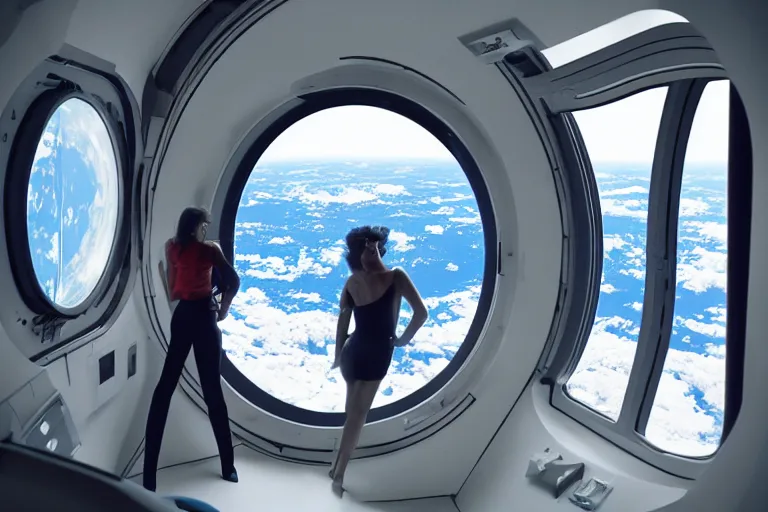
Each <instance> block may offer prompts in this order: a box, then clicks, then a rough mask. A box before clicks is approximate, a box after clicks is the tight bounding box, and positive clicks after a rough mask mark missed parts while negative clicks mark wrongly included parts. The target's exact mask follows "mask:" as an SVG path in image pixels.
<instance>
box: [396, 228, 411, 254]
mask: <svg viewBox="0 0 768 512" xmlns="http://www.w3.org/2000/svg"><path fill="white" fill-rule="evenodd" d="M389 239H390V240H391V241H393V242H395V247H394V250H395V251H398V252H405V251H410V250H412V249H415V247H416V246H415V245H413V244H411V243H410V242H412V241H413V240H415V238H414V237H412V236H408V235H406V234H405V233H403V232H400V231H394V230H392V231H390V232H389Z"/></svg>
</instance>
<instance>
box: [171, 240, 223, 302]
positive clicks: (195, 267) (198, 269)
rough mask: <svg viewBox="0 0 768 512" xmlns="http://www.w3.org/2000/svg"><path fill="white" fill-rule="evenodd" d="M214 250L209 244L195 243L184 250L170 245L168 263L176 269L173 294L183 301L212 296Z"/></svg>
mask: <svg viewBox="0 0 768 512" xmlns="http://www.w3.org/2000/svg"><path fill="white" fill-rule="evenodd" d="M215 250H216V249H214V248H213V247H211V246H210V245H208V244H204V243H202V242H197V241H193V242H190V243H189V245H187V246H186V247H184V248H182V247H181V245H179V244H178V243H176V242H174V241H171V242H170V243H169V244H168V263H169V264H170V265H171V268H175V273H176V275H175V276H174V282H173V290H171V294H172V295H173V296H174V297H176V298H178V299H182V300H199V299H204V298H206V297H210V296H211V292H212V290H213V287H212V285H211V271H212V270H213V264H214V251H215Z"/></svg>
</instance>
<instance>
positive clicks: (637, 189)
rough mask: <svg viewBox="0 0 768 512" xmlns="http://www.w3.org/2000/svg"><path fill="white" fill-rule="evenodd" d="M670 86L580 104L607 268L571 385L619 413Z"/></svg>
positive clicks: (582, 398)
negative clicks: (589, 106) (607, 101)
mask: <svg viewBox="0 0 768 512" xmlns="http://www.w3.org/2000/svg"><path fill="white" fill-rule="evenodd" d="M666 96H667V88H666V87H663V88H658V89H650V90H647V91H643V92H641V93H638V94H635V95H633V96H629V97H627V98H624V99H622V100H619V101H617V102H614V103H610V104H608V105H603V106H600V107H596V108H594V109H590V110H584V111H580V112H574V113H573V115H574V118H575V119H576V122H577V123H578V126H579V131H580V132H581V135H582V137H583V139H584V144H585V145H586V148H587V152H588V153H589V158H590V161H591V162H592V167H593V170H594V172H595V178H596V180H597V186H598V190H599V194H600V209H601V211H602V224H603V274H602V279H601V284H600V297H599V299H598V305H597V315H596V317H595V321H594V324H593V326H592V331H591V333H590V336H589V340H588V342H587V346H586V347H585V349H584V353H583V354H582V356H581V359H580V360H579V364H578V366H577V367H576V370H575V371H574V373H573V374H572V375H571V377H570V378H569V379H568V383H567V384H566V390H567V393H568V394H569V395H570V396H571V397H572V398H574V399H575V400H578V401H579V402H581V403H583V404H584V405H586V406H588V407H590V408H591V409H593V410H595V411H597V412H599V413H600V414H602V415H604V416H606V417H608V418H610V419H611V420H613V421H616V420H617V419H618V417H619V412H620V411H621V406H622V404H623V402H624V395H625V392H626V389H627V384H628V382H629V374H630V372H631V370H632V363H633V361H634V358H635V351H636V349H637V338H638V334H639V332H640V320H641V318H642V310H643V296H644V292H645V287H644V285H645V252H646V232H647V216H648V194H649V186H650V181H651V168H652V166H653V157H654V152H655V148H656V139H657V136H658V132H659V125H660V123H661V113H662V110H663V108H664V102H665V100H666Z"/></svg>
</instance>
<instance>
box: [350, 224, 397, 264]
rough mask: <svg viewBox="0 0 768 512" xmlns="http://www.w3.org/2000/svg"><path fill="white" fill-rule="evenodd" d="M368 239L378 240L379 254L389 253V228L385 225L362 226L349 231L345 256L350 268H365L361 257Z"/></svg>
mask: <svg viewBox="0 0 768 512" xmlns="http://www.w3.org/2000/svg"><path fill="white" fill-rule="evenodd" d="M366 241H371V242H377V244H376V245H377V246H378V248H379V256H381V257H382V258H383V257H384V255H385V254H387V247H386V245H387V242H388V241H389V228H387V227H384V226H360V227H357V228H354V229H352V230H351V231H350V232H349V233H347V237H346V242H347V250H346V253H345V254H344V258H345V259H346V260H347V265H349V268H350V270H353V271H354V270H363V264H362V263H361V262H360V257H361V256H362V255H363V251H364V250H365V243H366Z"/></svg>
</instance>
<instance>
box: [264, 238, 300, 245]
mask: <svg viewBox="0 0 768 512" xmlns="http://www.w3.org/2000/svg"><path fill="white" fill-rule="evenodd" d="M294 242H296V241H295V240H294V239H293V238H291V237H289V236H283V237H277V236H276V237H274V238H272V239H271V240H270V241H269V242H267V244H273V245H286V244H292V243H294Z"/></svg>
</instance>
